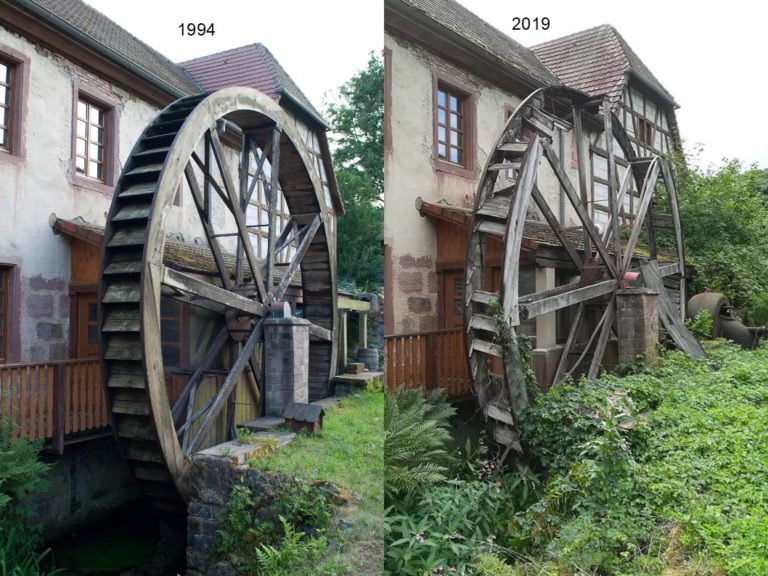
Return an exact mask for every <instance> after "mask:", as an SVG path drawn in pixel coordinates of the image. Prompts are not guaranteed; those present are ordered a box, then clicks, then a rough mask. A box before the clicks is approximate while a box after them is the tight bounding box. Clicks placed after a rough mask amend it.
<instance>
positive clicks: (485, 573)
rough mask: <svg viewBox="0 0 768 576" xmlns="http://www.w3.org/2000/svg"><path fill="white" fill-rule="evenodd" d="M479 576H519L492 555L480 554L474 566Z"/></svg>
mask: <svg viewBox="0 0 768 576" xmlns="http://www.w3.org/2000/svg"><path fill="white" fill-rule="evenodd" d="M474 567H475V569H476V570H477V573H478V574H479V575H480V576H520V572H519V571H518V570H517V569H516V568H513V567H512V566H510V565H509V564H507V563H506V562H504V561H503V560H502V559H501V558H499V557H498V556H494V555H493V554H480V555H479V556H478V557H477V559H476V560H475V564H474Z"/></svg>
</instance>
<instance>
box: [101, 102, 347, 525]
mask: <svg viewBox="0 0 768 576" xmlns="http://www.w3.org/2000/svg"><path fill="white" fill-rule="evenodd" d="M259 188H261V190H262V191H263V193H264V195H265V196H266V199H267V200H266V201H267V204H268V206H266V207H265V208H264V210H261V209H260V211H259V214H258V218H257V219H256V221H253V220H251V221H250V222H249V221H248V219H249V208H250V205H249V202H250V200H251V198H252V195H253V194H254V191H256V190H258V189H259ZM281 195H282V196H281ZM281 198H282V199H281ZM278 209H280V210H282V212H281V214H283V215H285V213H286V211H287V213H289V214H290V218H289V219H288V220H287V221H284V220H283V221H282V222H283V224H284V225H282V226H280V225H279V221H278V215H277V212H278ZM330 218H332V216H331V215H330V214H329V212H328V210H326V206H325V197H324V193H323V186H322V183H321V181H320V179H319V177H318V173H317V169H316V164H315V160H314V159H313V157H312V156H311V154H310V153H309V152H308V151H307V149H306V148H305V146H304V144H303V141H302V138H301V137H300V133H299V131H298V127H297V123H296V121H294V119H293V118H292V117H290V116H289V115H288V114H287V113H286V112H285V111H284V110H283V109H281V108H280V107H279V106H278V105H277V104H276V103H275V102H274V101H273V100H271V99H270V98H269V97H267V96H266V95H264V94H262V93H260V92H257V91H255V90H251V89H248V88H227V89H224V90H221V91H219V92H216V93H213V94H211V95H205V94H202V95H196V96H190V97H186V98H182V99H180V100H178V101H176V102H174V103H173V104H171V105H170V106H168V107H167V108H165V109H164V110H163V111H162V112H161V113H160V114H159V115H158V116H157V117H156V118H155V119H154V120H153V121H152V122H151V123H150V124H149V125H148V126H147V128H146V129H145V130H144V132H143V134H142V135H141V137H140V138H139V140H138V141H137V143H136V145H135V146H134V148H133V151H132V152H131V154H130V157H129V158H128V160H127V162H126V164H125V167H124V169H123V172H122V175H121V177H120V180H119V182H118V184H117V186H116V188H115V194H114V198H113V202H112V207H111V210H110V213H109V217H108V221H107V226H106V231H105V240H104V252H103V259H102V268H101V278H102V281H101V293H100V302H101V308H100V314H101V316H100V319H101V335H102V358H103V363H104V376H105V382H106V385H107V388H108V396H109V402H110V406H111V410H112V425H113V427H114V429H115V433H116V435H117V437H118V439H119V442H120V445H121V447H122V451H123V453H124V455H125V457H126V458H127V460H128V462H129V464H130V466H131V468H132V470H133V473H134V476H135V478H136V480H137V482H138V483H139V485H140V487H141V488H142V490H143V492H144V494H145V495H146V496H147V497H148V498H149V499H150V500H151V501H152V503H153V504H154V506H155V508H156V509H157V510H160V511H170V512H180V511H183V510H184V509H185V504H184V501H185V500H186V499H187V493H188V485H187V483H188V470H189V465H190V457H191V455H193V454H194V453H195V452H197V451H199V450H200V449H202V448H205V447H206V446H207V445H208V444H209V443H210V439H209V437H210V436H211V431H212V429H214V428H216V429H224V430H225V434H226V436H227V437H231V436H232V435H233V434H234V428H235V422H234V412H235V409H234V405H235V398H234V396H235V394H233V392H234V391H235V390H238V389H239V388H242V386H243V385H244V384H245V385H246V386H248V387H249V388H250V394H251V399H252V402H255V403H256V405H257V406H258V405H259V403H260V399H261V397H262V396H263V395H262V394H261V388H262V386H261V383H262V380H263V375H262V370H263V365H262V358H261V356H262V353H261V350H262V345H261V344H262V340H263V337H264V321H265V318H266V317H267V315H268V314H269V312H270V307H271V306H272V305H273V304H274V303H280V302H282V301H283V300H284V299H285V295H286V292H287V290H288V289H289V286H290V285H292V284H295V283H296V282H297V281H299V279H300V282H301V299H302V306H303V317H304V318H305V319H306V320H308V321H309V322H310V323H311V324H310V352H309V359H308V363H309V381H310V390H315V396H317V395H318V394H320V395H323V393H324V392H325V393H327V386H328V383H329V381H330V376H331V370H332V366H333V364H334V362H335V353H336V350H335V345H334V327H335V318H336V301H335V294H336V276H335V257H333V255H332V243H333V241H332V232H331V230H332V228H331V225H332V224H331V220H330ZM256 230H260V231H262V234H261V235H260V237H259V241H261V240H263V241H264V242H265V244H266V250H265V254H266V257H265V258H257V255H256V254H255V247H254V245H253V243H252V242H253V237H252V234H253V233H254V231H256ZM265 230H266V231H267V233H266V234H264V233H263V231H265ZM179 234H181V235H183V236H184V238H192V237H194V238H195V242H194V243H191V242H190V243H186V244H185V243H179V242H178V241H176V242H175V243H174V244H173V247H174V249H175V251H176V253H177V254H176V259H175V261H174V262H177V263H178V262H179V261H181V262H184V261H185V258H187V257H188V256H190V255H192V254H194V255H196V258H197V260H195V262H194V266H192V267H186V268H185V267H184V266H178V265H176V264H172V263H170V262H169V261H168V257H167V252H168V250H167V244H168V245H170V244H171V241H167V238H168V237H169V236H171V237H176V238H177V239H178V237H179ZM201 262H202V264H201ZM190 270H191V271H190ZM164 301H170V302H183V303H185V305H187V306H190V307H194V309H195V310H196V311H198V310H199V311H204V312H202V313H204V314H205V315H207V316H206V318H207V319H208V320H211V318H213V320H211V321H210V322H208V324H211V323H212V324H213V325H214V326H215V329H213V330H209V338H208V339H207V340H206V339H204V338H198V339H202V340H203V345H202V346H201V347H199V348H198V349H197V351H196V353H195V354H194V355H193V356H194V357H192V358H190V363H191V369H190V371H189V377H188V378H187V379H186V381H185V383H184V385H183V389H181V390H180V391H177V393H175V394H174V395H173V396H174V397H171V396H170V395H169V390H168V385H167V381H168V376H167V371H166V370H165V369H164V363H163V353H162V348H163V341H164V340H165V339H166V338H167V335H166V331H167V330H166V328H167V327H166V325H165V324H164V321H163V320H162V317H163V312H162V311H161V302H164ZM178 328H179V327H178V326H176V327H174V328H173V329H174V330H177V329H178ZM168 330H170V328H168ZM211 374H214V375H216V379H215V382H214V384H215V385H214V386H213V387H211V386H210V385H207V386H204V385H203V383H204V382H208V380H206V379H207V378H208V377H209V376H210V375H211Z"/></svg>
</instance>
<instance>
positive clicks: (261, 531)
mask: <svg viewBox="0 0 768 576" xmlns="http://www.w3.org/2000/svg"><path fill="white" fill-rule="evenodd" d="M266 505H269V507H270V516H274V520H267V519H264V507H265V506H266ZM332 518H333V508H332V505H331V503H330V502H328V500H327V498H326V497H325V495H324V494H323V493H322V492H320V491H319V490H313V489H312V488H310V487H307V486H305V485H301V484H296V483H293V482H285V483H282V484H281V485H280V486H279V487H278V488H276V490H275V497H274V499H273V500H272V501H271V502H270V503H267V502H266V501H265V500H263V499H261V498H256V497H255V496H254V495H253V492H252V491H251V489H250V488H249V487H247V486H245V485H243V484H239V485H235V486H233V487H232V491H231V493H230V497H229V500H228V501H227V503H226V504H225V505H224V506H223V508H222V510H221V513H220V516H219V520H220V522H221V528H220V529H219V530H218V535H219V539H218V542H217V544H216V552H217V554H218V555H219V556H220V557H221V558H223V559H224V560H226V561H227V562H228V563H229V564H230V565H231V566H232V567H233V568H234V569H235V570H237V571H238V573H239V574H244V575H248V576H262V575H264V576H266V575H276V576H304V575H305V574H317V575H318V576H331V575H335V574H338V573H339V572H338V571H337V568H336V567H335V566H331V565H324V564H322V563H321V560H322V557H323V555H324V553H325V551H326V549H327V546H328V541H327V539H326V538H325V533H326V530H327V529H328V527H329V526H330V523H331V520H332ZM310 533H311V534H313V535H314V536H309V534H310Z"/></svg>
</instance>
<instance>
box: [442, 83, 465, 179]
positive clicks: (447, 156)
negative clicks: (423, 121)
mask: <svg viewBox="0 0 768 576" xmlns="http://www.w3.org/2000/svg"><path fill="white" fill-rule="evenodd" d="M466 100H467V98H466V97H465V96H462V95H460V94H459V93H457V92H455V91H453V89H451V88H449V87H447V86H445V85H443V84H438V86H437V158H438V159H439V160H444V161H446V162H450V163H451V164H457V165H459V166H464V167H466V162H467V155H466V140H467V124H466V108H467V102H466Z"/></svg>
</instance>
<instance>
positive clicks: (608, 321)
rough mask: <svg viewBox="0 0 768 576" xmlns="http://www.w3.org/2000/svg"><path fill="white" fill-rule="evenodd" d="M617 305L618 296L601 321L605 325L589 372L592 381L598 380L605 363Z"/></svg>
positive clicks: (609, 304)
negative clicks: (601, 367) (604, 358)
mask: <svg viewBox="0 0 768 576" xmlns="http://www.w3.org/2000/svg"><path fill="white" fill-rule="evenodd" d="M615 303H616V296H615V295H614V296H613V297H612V298H611V301H610V302H609V303H608V307H607V308H606V309H605V313H604V314H603V319H602V320H601V322H602V324H603V325H602V327H601V328H600V337H599V338H598V339H597V345H596V346H595V353H594V354H593V355H592V362H591V363H590V365H589V372H588V373H587V378H589V379H590V380H594V379H595V378H597V374H598V372H599V371H600V366H601V365H602V363H603V356H604V355H605V347H606V345H607V344H608V337H609V336H610V334H611V329H612V328H613V316H614V313H615V311H616V309H615Z"/></svg>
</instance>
